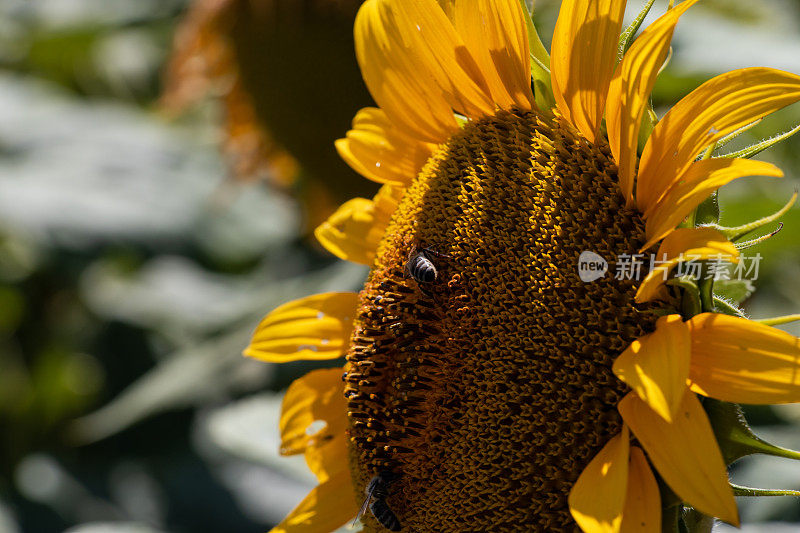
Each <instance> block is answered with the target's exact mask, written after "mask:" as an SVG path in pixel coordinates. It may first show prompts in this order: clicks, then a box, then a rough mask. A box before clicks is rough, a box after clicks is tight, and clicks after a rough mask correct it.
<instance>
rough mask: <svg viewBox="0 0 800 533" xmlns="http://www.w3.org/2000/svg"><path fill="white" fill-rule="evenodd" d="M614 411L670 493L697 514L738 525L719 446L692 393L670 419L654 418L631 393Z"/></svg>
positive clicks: (688, 394) (645, 405)
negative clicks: (648, 458)
mask: <svg viewBox="0 0 800 533" xmlns="http://www.w3.org/2000/svg"><path fill="white" fill-rule="evenodd" d="M619 412H620V414H621V415H622V418H623V419H624V420H625V423H626V424H628V426H630V428H631V431H633V434H634V435H635V436H636V438H637V439H638V440H639V442H640V443H641V445H642V447H644V450H645V451H646V452H647V455H648V456H649V457H650V461H651V462H652V463H653V466H655V467H656V470H658V472H659V474H661V477H662V478H663V479H664V481H666V483H667V484H668V485H669V486H670V488H671V489H672V490H673V491H674V492H675V494H677V495H678V496H679V497H680V498H681V499H682V500H683V501H685V502H686V503H688V504H689V505H691V506H692V507H694V508H695V509H697V510H698V511H700V512H701V513H705V514H707V515H709V516H715V517H717V518H719V519H721V520H724V521H725V522H728V523H730V524H733V525H736V526H738V525H739V512H738V510H737V509H736V501H735V500H734V499H733V491H732V490H731V487H730V485H729V483H728V474H727V471H726V470H725V462H724V461H723V460H722V454H721V453H720V451H719V445H718V444H717V441H716V438H715V437H714V432H713V431H712V429H711V424H710V423H709V421H708V416H706V413H705V411H703V407H702V406H701V405H700V402H699V401H698V400H697V397H696V396H695V395H694V394H693V393H692V392H690V391H689V390H688V389H687V390H686V394H685V396H684V398H683V402H682V403H681V406H680V409H679V410H678V414H677V416H676V417H675V420H674V421H673V422H672V423H669V422H667V421H665V420H664V419H663V418H661V417H660V416H656V415H655V413H653V411H652V410H651V409H650V407H649V406H648V405H647V404H646V403H644V402H643V401H642V400H640V399H639V397H638V396H637V395H636V393H634V392H631V393H629V394H628V395H627V396H625V398H623V399H622V401H621V402H620V403H619Z"/></svg>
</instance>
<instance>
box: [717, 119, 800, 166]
mask: <svg viewBox="0 0 800 533" xmlns="http://www.w3.org/2000/svg"><path fill="white" fill-rule="evenodd" d="M798 131H800V124H798V125H797V126H795V127H794V128H792V129H790V130H789V131H787V132H784V133H781V134H780V135H776V136H775V137H772V138H770V139H764V140H763V141H759V142H757V143H755V144H753V145H751V146H748V147H747V148H742V149H741V150H737V151H735V152H731V153H729V154H721V155H716V156H714V157H716V158H731V159H732V158H734V157H740V158H744V159H750V158H751V157H753V156H755V155H757V154H759V153H761V152H763V151H764V150H766V149H767V148H770V147H772V146H775V145H776V144H778V143H779V142H781V141H785V140H786V139H788V138H789V137H791V136H792V135H794V134H795V133H797V132H798Z"/></svg>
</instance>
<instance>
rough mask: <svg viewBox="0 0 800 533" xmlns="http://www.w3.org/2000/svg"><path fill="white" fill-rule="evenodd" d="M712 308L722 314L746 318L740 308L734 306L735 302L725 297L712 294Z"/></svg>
mask: <svg viewBox="0 0 800 533" xmlns="http://www.w3.org/2000/svg"><path fill="white" fill-rule="evenodd" d="M714 310H715V311H716V312H718V313H722V314H723V315H731V316H738V317H740V318H747V317H746V316H745V314H744V312H742V310H741V309H739V308H738V307H736V304H734V303H731V302H729V301H728V300H726V299H725V298H722V297H720V296H717V295H716V294H715V295H714Z"/></svg>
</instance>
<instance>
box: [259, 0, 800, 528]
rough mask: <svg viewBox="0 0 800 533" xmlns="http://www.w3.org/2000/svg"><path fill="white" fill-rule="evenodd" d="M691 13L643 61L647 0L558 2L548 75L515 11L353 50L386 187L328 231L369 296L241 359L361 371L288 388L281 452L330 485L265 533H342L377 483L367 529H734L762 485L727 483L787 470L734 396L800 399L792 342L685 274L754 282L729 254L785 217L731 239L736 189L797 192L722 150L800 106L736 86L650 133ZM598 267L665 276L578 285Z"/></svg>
mask: <svg viewBox="0 0 800 533" xmlns="http://www.w3.org/2000/svg"><path fill="white" fill-rule="evenodd" d="M696 1H697V0H686V1H684V2H682V3H680V4H678V5H677V6H672V5H670V8H669V9H668V10H667V11H666V13H665V14H663V15H662V16H661V17H660V18H658V19H657V20H656V21H655V22H653V23H652V24H651V25H650V26H649V27H647V28H646V29H645V30H644V31H643V32H641V34H640V35H639V36H638V37H637V38H635V39H634V35H635V34H636V33H637V31H638V29H639V26H640V25H641V23H642V20H643V19H644V17H645V16H646V14H647V12H648V10H649V9H650V7H651V5H652V4H653V2H652V1H650V2H649V3H648V4H647V6H646V7H645V8H644V9H643V11H642V12H641V13H640V14H639V16H637V17H636V18H635V20H634V22H633V23H632V24H631V26H629V27H628V28H627V29H626V30H625V31H622V22H623V14H624V12H625V7H626V2H625V1H623V0H564V1H563V2H562V6H561V11H560V13H559V17H558V21H557V24H556V27H555V33H554V36H553V40H552V47H551V48H552V50H551V55H550V54H548V53H547V51H546V50H545V48H544V47H543V46H542V43H541V40H540V39H539V37H538V35H537V33H536V30H535V28H534V26H533V23H532V21H531V17H530V15H529V13H528V12H527V8H526V7H525V4H524V2H523V1H518V0H469V1H468V0H439V1H438V2H437V0H367V1H366V2H365V3H364V4H363V5H362V7H361V9H360V11H359V13H358V15H357V18H356V22H355V39H356V53H357V58H358V62H359V65H360V67H361V71H362V74H363V77H364V80H365V82H366V85H367V87H368V89H369V91H370V93H371V94H372V96H373V97H374V99H375V101H376V102H377V104H378V106H379V107H378V108H366V109H363V110H361V111H360V112H359V113H358V114H357V115H356V116H355V118H354V120H353V128H352V129H351V130H350V131H349V132H348V133H347V136H346V138H344V139H340V140H339V141H337V142H336V146H337V148H338V151H339V153H340V155H341V156H342V158H343V159H344V160H345V161H346V162H347V163H349V164H350V166H352V167H353V168H354V169H355V170H356V171H358V172H359V173H361V174H362V175H363V176H365V177H366V178H368V179H371V180H374V181H377V182H379V183H381V184H383V186H382V188H381V189H380V191H379V192H378V193H377V195H376V196H375V197H374V198H373V199H371V200H370V199H364V198H356V199H353V200H350V201H348V202H346V203H345V204H344V205H342V206H341V207H340V209H339V210H338V211H337V212H336V213H335V214H334V215H333V216H331V218H330V219H329V220H328V221H327V222H325V223H324V224H322V225H321V226H320V227H319V228H317V230H316V232H315V234H316V236H317V238H318V240H319V241H320V242H321V243H322V244H323V245H324V246H325V247H326V248H327V249H328V250H329V251H331V252H332V253H333V254H335V255H336V256H338V257H340V258H342V259H346V260H349V261H354V262H357V263H362V264H365V265H368V266H370V267H371V271H370V274H369V277H368V279H367V281H366V283H365V285H364V288H363V290H361V291H360V292H359V293H349V292H341V293H328V294H319V295H315V296H310V297H307V298H304V299H301V300H299V301H295V302H291V303H288V304H286V305H283V306H281V307H279V308H278V309H276V310H274V311H273V312H272V313H270V314H268V315H267V316H266V317H265V319H264V320H263V321H262V323H261V324H260V325H259V327H258V328H257V330H256V332H255V334H254V336H253V340H252V343H251V344H250V346H249V347H248V348H247V349H246V351H245V353H246V355H248V356H251V357H255V358H259V359H262V360H265V361H271V362H287V361H293V360H298V359H312V360H325V359H336V358H339V357H341V356H343V355H344V356H346V361H347V362H346V364H345V366H344V369H343V370H342V369H325V370H316V371H313V372H311V373H309V374H307V375H306V376H304V377H302V378H300V379H298V380H297V381H295V382H294V383H293V384H292V385H291V386H290V387H289V389H288V391H287V393H286V396H285V398H284V403H283V412H282V416H281V420H280V429H281V436H282V444H281V452H282V453H284V454H287V455H289V454H299V453H303V454H305V458H306V461H307V463H308V465H309V467H310V469H311V470H312V471H313V472H314V473H315V474H316V475H317V477H318V479H319V485H318V486H317V487H316V488H315V489H313V490H312V492H311V493H310V494H309V495H308V496H307V497H306V499H305V500H304V501H303V502H302V503H300V504H299V506H298V507H297V508H296V509H295V510H294V511H292V512H291V514H290V515H289V516H287V517H286V519H285V520H284V521H283V522H282V523H281V524H280V525H278V526H277V527H276V528H275V529H274V530H273V531H276V532H300V531H303V532H312V531H313V532H324V531H332V530H334V529H336V528H338V527H340V526H342V525H343V524H345V523H347V522H348V521H349V520H352V519H353V517H355V516H356V514H357V513H358V510H359V506H360V505H361V504H362V503H366V504H369V503H370V501H369V500H368V501H367V502H364V490H365V488H369V489H370V490H371V491H374V490H378V491H379V498H378V503H380V506H379V507H380V510H381V512H374V513H370V512H366V513H364V514H363V516H361V520H362V522H363V524H364V528H365V530H368V531H382V530H386V529H393V530H397V529H400V528H402V530H404V531H548V532H551V531H552V532H558V531H575V530H577V529H582V530H583V531H585V532H591V533H594V532H607V531H661V530H662V527H664V528H665V529H664V530H666V531H678V530H679V529H678V528H679V526H680V527H681V528H683V530H688V531H704V530H705V531H707V530H709V528H710V524H711V523H712V522H713V518H718V519H720V520H723V521H725V522H728V523H731V524H735V525H738V523H739V517H738V511H737V507H736V503H735V500H734V494H735V493H742V494H743V493H745V489H743V488H737V487H733V486H732V485H731V484H730V483H729V480H728V476H727V471H726V465H727V464H730V463H731V462H732V461H734V460H736V459H738V458H739V457H742V456H744V455H747V454H749V453H754V452H756V451H758V452H762V453H773V454H776V455H782V454H783V455H786V456H793V453H792V452H790V451H785V450H782V449H780V448H777V447H774V446H771V445H768V444H766V443H764V442H763V441H761V440H759V439H758V438H757V437H755V436H754V435H753V434H752V433H751V432H750V431H749V429H748V427H747V425H746V423H745V422H744V420H743V418H742V417H741V416H740V412H739V411H738V407H737V405H736V402H741V403H748V404H776V403H789V402H798V401H800V340H799V339H797V338H796V337H794V336H792V335H790V334H788V333H786V332H784V331H781V330H778V329H776V328H774V327H772V326H774V325H779V324H780V323H782V322H784V321H788V320H789V319H788V318H786V319H774V320H772V321H761V322H759V321H754V320H749V319H747V318H745V316H744V315H743V314H742V313H741V311H740V310H739V309H738V308H737V307H736V306H735V305H734V304H731V303H730V302H728V301H726V300H725V299H723V298H720V297H718V296H716V295H715V294H714V287H713V281H714V279H713V277H710V278H709V277H708V276H699V277H696V278H692V277H691V276H687V275H684V273H683V270H684V269H683V268H682V267H683V266H685V263H686V262H687V261H688V259H687V258H691V260H693V261H695V262H698V263H699V264H700V265H701V270H702V271H703V272H707V271H708V270H709V265H710V264H711V263H712V262H713V261H712V260H717V261H719V260H724V261H727V262H728V263H731V264H735V263H737V262H739V261H740V253H739V249H741V248H742V247H743V246H744V245H746V244H748V243H750V242H752V241H748V242H744V243H743V242H740V239H741V238H742V237H743V236H744V235H745V234H747V233H749V232H750V231H752V230H754V229H757V228H759V227H761V226H763V224H765V223H767V222H771V221H773V220H775V219H777V217H779V216H780V215H781V214H782V213H783V212H784V211H785V210H786V209H788V208H789V207H790V205H791V202H790V204H788V205H787V207H786V208H784V209H783V210H781V211H780V212H778V213H776V214H775V215H772V216H770V217H766V218H764V219H762V220H761V221H756V222H754V223H752V224H749V225H747V226H742V227H738V228H726V227H722V226H720V225H719V223H718V208H717V204H716V196H715V194H716V192H715V191H716V190H717V189H718V188H719V187H721V186H722V185H724V184H726V183H728V182H730V181H732V180H734V179H737V178H740V177H744V176H755V175H758V176H770V177H780V176H781V175H782V173H781V171H780V170H779V169H778V168H776V167H775V166H773V165H771V164H768V163H763V162H757V161H753V160H750V159H749V156H751V155H753V154H754V153H755V152H756V151H758V150H760V149H763V148H764V146H766V144H769V143H770V142H774V141H768V142H767V143H766V144H765V143H761V144H759V145H757V146H755V147H754V148H752V149H750V150H743V151H740V152H737V153H735V154H733V155H734V156H730V155H729V156H724V155H720V154H719V153H718V152H717V151H716V148H717V147H718V146H721V145H722V144H723V143H724V142H726V141H727V140H728V139H729V138H731V137H732V136H734V135H736V134H737V133H739V132H741V131H742V130H743V129H745V128H747V127H748V126H749V125H751V124H753V123H754V122H757V121H758V120H760V119H761V118H762V117H764V116H765V115H767V114H769V113H772V112H774V111H776V110H778V109H781V108H783V107H785V106H787V105H789V104H792V103H794V102H796V101H798V100H800V77H798V76H796V75H794V74H790V73H786V72H782V71H778V70H773V69H767V68H748V69H742V70H737V71H733V72H729V73H726V74H723V75H720V76H717V77H715V78H713V79H711V80H710V81H708V82H706V83H704V84H703V85H701V86H700V87H698V88H697V89H696V90H694V91H692V92H691V93H690V94H689V95H688V96H686V97H685V98H683V99H682V100H681V101H680V102H678V103H677V104H676V105H675V106H674V107H672V109H670V110H669V111H668V112H667V113H666V114H665V115H664V116H663V117H662V118H661V119H660V120H657V118H656V115H655V113H654V112H653V110H652V108H651V106H650V98H649V97H650V93H651V91H652V89H653V86H654V84H655V81H656V78H657V76H658V73H659V70H660V68H661V67H662V65H663V64H664V62H665V60H666V58H667V56H668V53H669V50H670V41H671V38H672V33H673V31H674V28H675V26H676V23H677V22H678V19H679V18H680V17H681V15H682V14H683V13H684V12H685V11H686V10H687V9H689V8H690V7H691V6H692V5H693V4H695V3H696ZM640 146H641V150H640ZM792 200H794V198H793V199H792ZM586 252H591V254H592V257H595V256H599V257H601V258H607V259H611V260H614V258H622V257H629V258H630V257H635V256H637V254H646V253H653V254H654V255H653V257H657V258H659V260H658V261H655V262H652V264H651V265H650V268H649V270H648V269H647V268H645V269H644V272H642V274H643V275H642V276H630V277H625V276H602V275H600V276H599V277H597V278H596V279H593V280H592V281H590V282H586V281H584V279H582V278H581V276H580V275H579V272H578V263H579V260H580V258H581V255H582V254H584V253H586ZM319 421H323V422H324V424H323V426H324V427H322V428H321V429H320V427H319V426H320V425H319ZM389 478H390V479H391V480H392V481H391V483H390V484H383V483H379V481H380V480H382V479H389ZM750 491H751V492H750V493H752V494H756V493H758V491H757V490H755V489H750ZM772 493H774V491H773V492H772ZM372 500H373V502H372V503H375V498H374V496H373V498H372Z"/></svg>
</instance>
